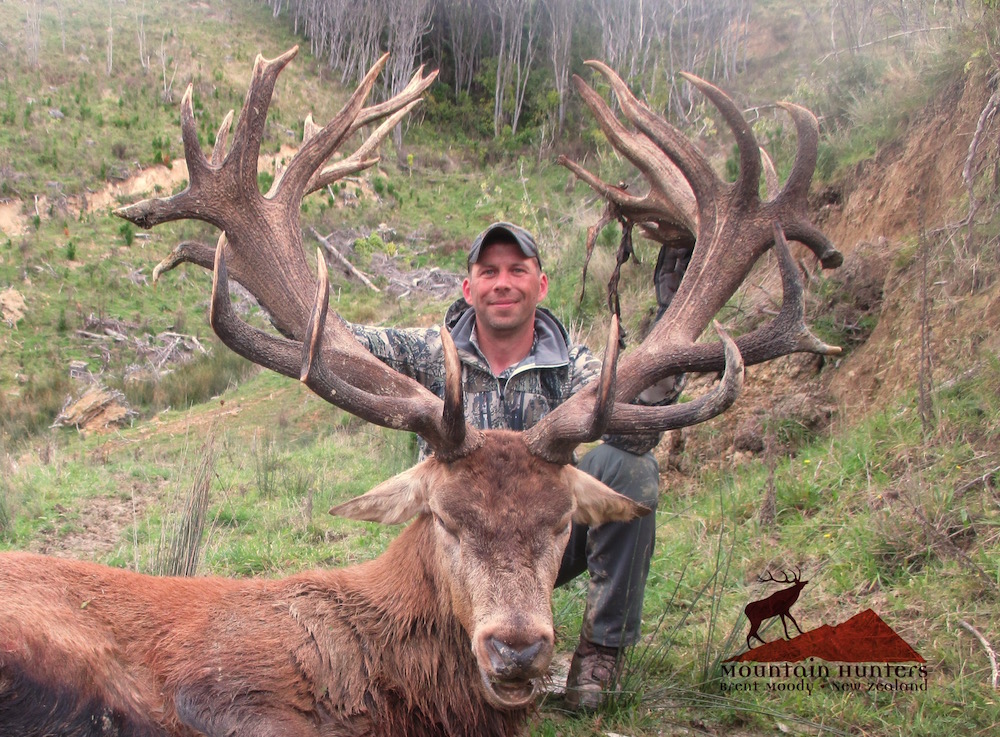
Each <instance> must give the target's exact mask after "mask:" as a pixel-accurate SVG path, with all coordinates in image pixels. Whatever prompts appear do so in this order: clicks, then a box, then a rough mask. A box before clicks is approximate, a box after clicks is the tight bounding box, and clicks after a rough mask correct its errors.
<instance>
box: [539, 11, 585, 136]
mask: <svg viewBox="0 0 1000 737" xmlns="http://www.w3.org/2000/svg"><path fill="white" fill-rule="evenodd" d="M544 5H545V9H546V11H547V13H548V16H549V28H550V30H551V32H552V33H551V36H550V40H549V59H551V61H552V76H553V78H554V79H555V87H556V94H558V95H559V108H558V110H557V114H556V126H555V127H556V130H555V133H556V134H559V133H562V128H563V123H564V122H565V120H566V101H567V97H568V93H569V70H570V63H571V61H572V48H573V27H574V26H575V25H576V13H577V8H578V7H579V3H577V2H576V0H544Z"/></svg>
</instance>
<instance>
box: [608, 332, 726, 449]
mask: <svg viewBox="0 0 1000 737" xmlns="http://www.w3.org/2000/svg"><path fill="white" fill-rule="evenodd" d="M715 331H716V332H717V333H718V335H719V339H720V340H721V342H722V346H723V349H724V354H725V359H724V360H725V373H723V375H722V381H720V382H719V384H718V386H716V387H715V388H714V389H713V390H712V391H710V392H709V393H708V394H705V395H703V396H701V397H699V398H698V399H695V400H692V401H690V402H684V403H683V404H673V405H668V406H666V407H644V406H640V405H637V404H624V403H621V402H619V403H616V404H615V411H614V416H613V418H612V420H611V422H610V423H609V425H608V428H607V431H608V432H611V433H641V432H664V431H666V430H676V429H678V428H682V427H690V426H691V425H697V424H699V423H702V422H705V421H707V420H710V419H712V418H713V417H716V416H718V415H720V414H722V413H723V412H725V411H726V410H727V409H729V408H730V407H731V406H732V405H733V403H734V402H735V401H736V399H737V397H739V395H740V392H741V391H743V377H744V370H743V367H744V360H743V357H742V356H741V355H740V350H739V348H738V347H737V345H736V341H734V340H733V339H732V338H730V337H729V334H728V333H727V332H726V331H725V330H723V329H722V326H721V325H719V323H718V322H716V323H715Z"/></svg>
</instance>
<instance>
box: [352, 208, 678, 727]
mask: <svg viewBox="0 0 1000 737" xmlns="http://www.w3.org/2000/svg"><path fill="white" fill-rule="evenodd" d="M468 269H469V271H468V276H467V277H466V279H465V280H464V281H463V283H462V296H463V299H461V300H458V301H457V302H455V304H453V305H452V306H451V308H449V310H448V313H447V316H446V318H445V324H446V325H447V327H448V329H449V330H450V331H451V335H452V338H453V339H454V341H455V345H456V347H457V348H458V354H459V357H460V358H461V361H462V382H463V388H464V391H465V413H466V419H467V420H468V422H469V423H470V424H471V425H474V426H476V427H479V428H484V429H488V428H489V429H509V430H526V429H528V428H530V427H531V426H532V425H534V424H535V423H536V422H538V420H540V419H541V418H542V417H543V416H545V414H547V413H548V412H549V411H550V410H551V409H552V408H553V407H555V406H557V405H558V404H560V403H561V402H562V401H564V400H565V399H567V398H568V397H570V396H571V395H572V394H574V393H575V392H576V391H578V390H579V389H580V388H581V387H583V386H584V385H585V384H587V383H588V382H589V381H591V380H594V379H596V378H597V377H598V375H599V374H600V368H601V366H600V361H598V360H597V359H596V358H595V357H594V356H593V355H592V354H591V352H590V351H589V349H587V348H586V347H585V346H580V345H573V344H571V343H570V341H569V335H568V333H567V332H566V329H565V328H564V327H563V326H562V324H561V323H560V322H559V321H558V320H557V319H556V318H555V317H554V316H553V315H552V314H551V313H550V312H549V311H548V310H546V309H545V308H543V307H540V306H539V304H540V303H541V302H542V300H544V299H545V296H546V294H547V293H548V286H549V282H548V277H547V276H546V274H545V272H544V271H543V270H542V261H541V257H540V255H539V252H538V246H537V244H536V243H535V240H534V238H532V236H531V234H529V233H528V232H527V231H526V230H524V229H522V228H520V227H518V226H516V225H513V224H511V223H494V224H493V225H491V226H490V227H489V228H487V229H486V230H484V231H483V232H482V233H480V234H479V236H477V237H476V239H475V241H473V243H472V247H471V249H470V250H469V256H468ZM353 327H354V331H355V335H356V336H357V338H358V339H359V340H360V341H361V343H362V345H364V346H365V347H367V348H368V350H370V351H371V352H372V353H373V354H375V355H376V356H378V357H379V358H380V359H381V360H383V361H384V362H386V363H387V364H389V365H390V366H392V367H393V368H394V369H396V370H397V371H400V372H402V373H405V374H407V375H409V376H412V377H413V378H415V379H416V380H417V381H419V382H421V383H422V384H424V385H425V386H427V387H429V388H430V389H431V390H432V391H434V392H435V393H437V394H438V395H439V396H441V395H442V394H443V389H444V365H443V357H442V353H441V346H440V343H441V339H440V329H438V328H431V329H426V330H402V329H392V328H389V329H378V328H368V327H362V326H353ZM680 383H681V382H669V386H668V387H667V391H666V393H665V394H664V395H663V396H662V397H661V398H660V399H661V402H657V403H666V402H670V401H674V400H675V399H676V398H677V395H678V394H679V393H680ZM658 440H659V436H649V437H644V438H635V437H628V438H606V439H605V442H604V443H602V444H601V445H599V446H598V447H596V448H595V449H594V450H592V451H591V452H589V453H588V454H587V455H586V456H585V457H584V458H583V459H582V460H581V461H580V464H579V467H580V468H581V469H582V470H584V471H586V472H587V473H590V474H591V475H592V476H595V477H596V478H598V479H600V480H601V481H603V482H604V483H605V484H607V485H608V486H610V487H611V488H612V489H615V490H616V491H618V492H619V493H622V494H625V495H626V496H628V497H630V498H632V499H634V500H635V501H637V502H639V503H640V504H643V505H645V506H647V507H649V508H652V509H655V508H656V503H657V497H658V482H659V472H658V469H657V464H656V460H655V459H654V458H653V455H652V453H650V452H649V451H650V450H651V449H652V447H653V446H654V445H655V444H656V442H657V441H658ZM425 453H426V449H425V448H424V446H423V444H422V443H421V455H424V454H425ZM655 527H656V522H655V516H654V515H648V516H645V517H643V518H641V519H638V520H635V521H633V522H629V523H612V524H607V525H602V526H600V527H596V528H587V527H585V526H583V525H576V524H574V527H573V532H572V534H571V537H570V541H569V544H568V545H567V548H566V553H565V556H564V558H563V563H562V567H561V569H560V572H559V578H558V580H557V582H556V585H561V584H563V583H566V582H567V581H569V580H571V579H572V578H574V577H576V576H578V575H579V574H580V573H582V572H583V571H585V570H589V572H590V589H589V592H588V596H587V604H586V609H585V612H584V617H583V628H582V631H581V633H580V642H579V644H578V646H577V648H576V652H575V653H574V655H573V660H572V663H571V666H570V672H569V677H568V679H567V683H566V703H567V705H568V706H569V707H570V708H572V709H594V708H596V707H598V706H599V705H600V702H601V699H602V697H603V694H604V693H605V692H606V691H607V690H608V689H611V688H614V686H615V683H616V681H617V678H618V674H619V672H620V669H621V665H622V649H623V648H624V647H626V646H628V645H631V644H633V643H635V642H636V641H637V639H638V637H639V625H640V620H641V616H642V600H643V589H644V587H645V583H646V577H647V574H648V572H649V561H650V557H651V555H652V552H653V538H654V532H655Z"/></svg>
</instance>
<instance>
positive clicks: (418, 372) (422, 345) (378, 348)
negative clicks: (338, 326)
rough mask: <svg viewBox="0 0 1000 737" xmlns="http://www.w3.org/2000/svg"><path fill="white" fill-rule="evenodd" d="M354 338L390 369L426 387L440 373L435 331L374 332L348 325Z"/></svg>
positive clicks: (437, 341) (438, 345) (433, 329)
mask: <svg viewBox="0 0 1000 737" xmlns="http://www.w3.org/2000/svg"><path fill="white" fill-rule="evenodd" d="M348 326H349V327H350V328H351V330H352V331H353V332H354V337H355V338H357V340H358V342H359V343H361V345H363V346H364V347H365V348H366V349H368V351H369V352H370V353H371V354H372V355H374V356H375V357H376V358H378V359H379V360H380V361H382V362H383V363H385V364H387V365H388V366H389V367H390V368H392V369H394V370H396V371H398V372H399V373H401V374H405V375H406V376H409V377H410V378H413V379H416V380H417V381H419V382H420V383H421V384H423V385H424V386H427V387H430V386H431V384H432V383H434V382H435V380H436V379H438V378H439V377H438V375H439V374H440V373H441V372H442V371H443V359H442V353H441V331H440V329H439V328H405V329H404V328H376V327H370V326H368V325H354V324H352V323H348Z"/></svg>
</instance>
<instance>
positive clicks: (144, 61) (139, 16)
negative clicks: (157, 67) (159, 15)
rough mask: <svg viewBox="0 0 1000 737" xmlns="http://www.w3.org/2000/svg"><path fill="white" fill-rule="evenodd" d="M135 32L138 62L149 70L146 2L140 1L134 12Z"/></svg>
mask: <svg viewBox="0 0 1000 737" xmlns="http://www.w3.org/2000/svg"><path fill="white" fill-rule="evenodd" d="M135 25H136V29H135V33H136V40H137V41H138V43H139V64H141V65H142V68H143V69H145V70H147V71H148V70H149V52H148V51H147V50H146V4H145V3H142V4H141V5H140V6H139V9H138V10H137V11H136V13H135Z"/></svg>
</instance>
